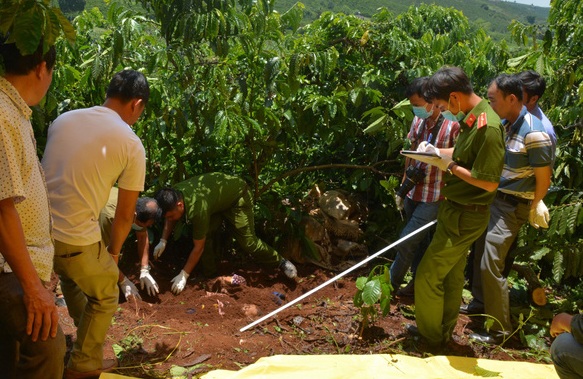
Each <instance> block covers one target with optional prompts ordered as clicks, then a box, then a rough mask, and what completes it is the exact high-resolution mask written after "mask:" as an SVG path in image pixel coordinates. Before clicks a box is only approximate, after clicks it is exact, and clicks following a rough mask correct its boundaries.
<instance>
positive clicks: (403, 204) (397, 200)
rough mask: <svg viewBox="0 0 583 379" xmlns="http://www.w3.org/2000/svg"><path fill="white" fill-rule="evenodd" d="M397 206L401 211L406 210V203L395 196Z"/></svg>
mask: <svg viewBox="0 0 583 379" xmlns="http://www.w3.org/2000/svg"><path fill="white" fill-rule="evenodd" d="M395 205H396V206H397V209H398V210H400V211H402V210H403V209H405V201H404V200H403V198H402V197H401V196H399V195H395Z"/></svg>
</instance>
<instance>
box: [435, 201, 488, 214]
mask: <svg viewBox="0 0 583 379" xmlns="http://www.w3.org/2000/svg"><path fill="white" fill-rule="evenodd" d="M446 200H447V201H449V202H450V203H451V205H453V206H454V207H455V208H458V209H462V210H464V211H472V212H485V211H487V210H489V209H490V205H488V204H460V203H457V202H455V201H453V200H449V199H446Z"/></svg>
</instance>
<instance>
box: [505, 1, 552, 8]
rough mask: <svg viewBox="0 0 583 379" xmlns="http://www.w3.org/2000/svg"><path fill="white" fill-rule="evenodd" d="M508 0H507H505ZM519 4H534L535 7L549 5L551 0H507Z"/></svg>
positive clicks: (547, 6) (548, 6)
mask: <svg viewBox="0 0 583 379" xmlns="http://www.w3.org/2000/svg"><path fill="white" fill-rule="evenodd" d="M507 1H508V0H507ZM509 1H516V2H517V3H520V4H528V5H536V6H537V7H546V8H550V7H551V0H509Z"/></svg>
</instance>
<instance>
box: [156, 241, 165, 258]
mask: <svg viewBox="0 0 583 379" xmlns="http://www.w3.org/2000/svg"><path fill="white" fill-rule="evenodd" d="M164 249H166V240H165V239H164V238H160V242H158V244H157V245H156V247H155V248H154V259H158V258H160V256H161V255H162V253H163V252H164Z"/></svg>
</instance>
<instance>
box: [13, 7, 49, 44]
mask: <svg viewBox="0 0 583 379" xmlns="http://www.w3.org/2000/svg"><path fill="white" fill-rule="evenodd" d="M43 24H44V20H43V13H42V12H41V11H40V10H39V9H37V7H32V8H30V9H28V10H27V11H26V12H24V13H21V14H19V15H18V17H16V19H15V20H14V27H13V29H12V38H13V39H14V41H15V42H16V46H17V47H18V49H19V50H20V51H21V53H22V54H23V55H28V54H32V53H34V52H35V51H36V49H37V48H38V45H39V43H40V40H41V37H42V32H43V30H42V25H43Z"/></svg>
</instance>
